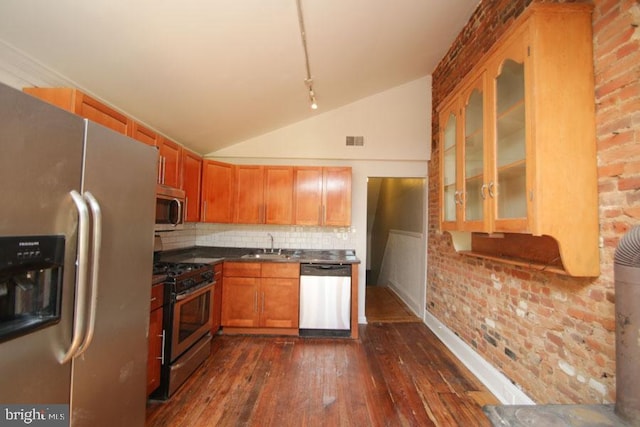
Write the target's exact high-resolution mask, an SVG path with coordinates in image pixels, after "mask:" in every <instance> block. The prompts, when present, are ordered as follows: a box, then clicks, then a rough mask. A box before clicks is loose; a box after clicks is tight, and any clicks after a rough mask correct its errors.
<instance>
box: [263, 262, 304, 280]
mask: <svg viewBox="0 0 640 427" xmlns="http://www.w3.org/2000/svg"><path fill="white" fill-rule="evenodd" d="M262 277H283V278H289V279H297V278H298V277H300V264H299V263H297V262H296V263H282V262H265V263H263V264H262Z"/></svg>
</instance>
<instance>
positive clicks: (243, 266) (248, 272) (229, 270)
mask: <svg viewBox="0 0 640 427" xmlns="http://www.w3.org/2000/svg"><path fill="white" fill-rule="evenodd" d="M222 271H223V275H224V277H260V271H261V267H260V263H259V262H225V263H224V268H223V270H222Z"/></svg>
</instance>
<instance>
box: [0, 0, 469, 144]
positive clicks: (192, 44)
mask: <svg viewBox="0 0 640 427" xmlns="http://www.w3.org/2000/svg"><path fill="white" fill-rule="evenodd" d="M478 1H479V0H303V1H302V6H303V14H304V20H305V26H306V34H307V41H308V49H309V59H310V65H311V73H312V78H313V81H314V90H315V93H316V97H317V100H318V104H319V108H318V110H315V111H312V110H311V109H310V108H309V99H308V93H307V88H306V86H305V83H304V80H305V78H306V69H305V61H304V53H303V48H302V42H301V37H300V30H299V25H298V15H297V10H296V0H187V1H178V0H90V1H77V0H55V1H51V0H2V1H0V40H3V41H4V42H5V43H6V44H8V45H10V46H11V47H13V48H15V49H17V50H18V51H20V52H22V53H24V54H25V55H27V56H29V57H31V58H33V59H35V60H36V61H38V62H39V63H40V64H42V65H44V66H45V67H47V68H49V69H51V70H53V71H55V72H57V73H59V74H61V75H62V76H64V77H65V78H67V79H68V80H70V81H71V82H73V83H75V84H76V85H77V87H79V88H81V89H83V90H85V91H87V92H89V93H91V94H93V95H95V96H97V97H99V98H101V99H103V100H104V101H106V102H108V103H110V104H112V105H114V106H116V107H117V108H119V109H121V110H123V111H124V112H126V113H127V114H129V115H131V116H133V117H135V118H137V119H138V120H140V121H142V122H144V123H146V124H147V125H149V126H151V127H153V128H155V129H156V130H158V131H159V132H161V133H163V134H165V135H166V136H168V137H170V138H173V139H175V140H177V141H178V142H180V143H182V144H184V145H186V146H188V147H190V148H192V149H194V150H195V151H197V152H199V153H201V154H206V153H210V152H213V151H216V150H218V149H220V148H223V147H226V146H229V145H233V144H234V143H237V142H240V141H243V140H245V139H248V138H250V137H253V136H257V135H261V134H263V133H266V132H269V131H271V130H274V129H277V128H280V127H282V126H285V125H288V124H291V123H294V122H297V121H300V120H304V119H307V118H309V117H311V116H312V115H314V114H321V113H323V112H326V111H328V110H330V109H334V108H337V107H340V106H342V105H345V104H348V103H351V102H353V101H356V100H358V99H361V98H364V97H366V96H369V95H372V94H375V93H378V92H381V91H383V90H387V89H389V88H392V87H394V86H397V85H400V84H403V83H406V82H409V81H412V80H415V79H418V78H420V77H422V76H425V75H428V74H431V72H432V71H433V69H434V67H435V66H436V65H437V63H438V62H439V60H440V59H441V58H442V56H443V55H444V54H445V52H446V51H447V49H448V48H449V46H450V45H451V43H452V41H453V40H454V38H455V36H456V35H457V34H458V33H459V31H460V30H461V28H462V27H463V25H464V24H465V23H466V22H467V20H468V18H469V16H470V15H471V13H472V12H473V10H474V9H475V7H476V6H477V3H478Z"/></svg>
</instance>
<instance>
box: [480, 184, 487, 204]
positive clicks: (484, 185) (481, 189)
mask: <svg viewBox="0 0 640 427" xmlns="http://www.w3.org/2000/svg"><path fill="white" fill-rule="evenodd" d="M485 191H487V184H482V187H480V196H481V197H482V200H486V199H487V194H486V193H485Z"/></svg>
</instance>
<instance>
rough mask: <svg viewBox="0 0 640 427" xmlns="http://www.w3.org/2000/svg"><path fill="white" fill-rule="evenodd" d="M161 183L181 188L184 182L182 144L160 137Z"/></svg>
mask: <svg viewBox="0 0 640 427" xmlns="http://www.w3.org/2000/svg"><path fill="white" fill-rule="evenodd" d="M158 147H159V150H160V174H159V178H160V184H163V185H168V186H170V187H174V188H180V185H181V183H182V146H180V145H178V144H176V143H175V142H173V141H171V140H170V139H167V138H164V137H162V136H161V137H159V144H158Z"/></svg>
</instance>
